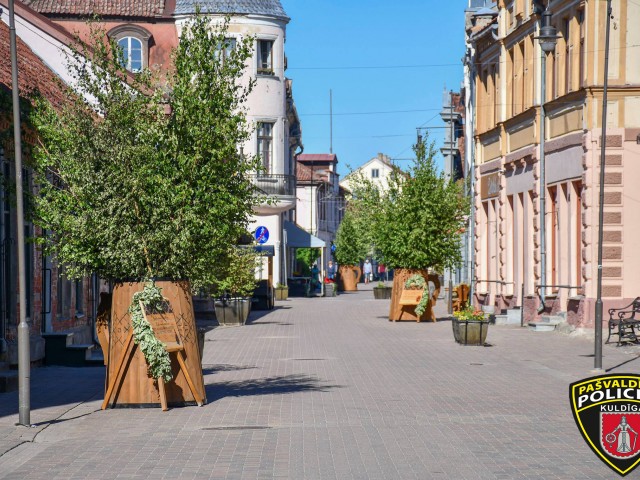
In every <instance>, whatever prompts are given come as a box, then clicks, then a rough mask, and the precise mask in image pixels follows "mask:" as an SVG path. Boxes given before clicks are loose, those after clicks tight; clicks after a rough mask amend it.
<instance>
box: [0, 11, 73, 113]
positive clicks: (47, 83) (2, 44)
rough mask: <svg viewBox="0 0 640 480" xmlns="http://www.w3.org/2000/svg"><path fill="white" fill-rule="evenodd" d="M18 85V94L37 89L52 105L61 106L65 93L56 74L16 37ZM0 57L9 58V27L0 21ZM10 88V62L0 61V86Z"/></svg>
mask: <svg viewBox="0 0 640 480" xmlns="http://www.w3.org/2000/svg"><path fill="white" fill-rule="evenodd" d="M17 47H18V48H17V51H18V72H19V74H18V85H19V89H20V95H21V96H22V97H26V96H27V94H28V93H30V92H33V91H38V92H39V93H40V94H41V95H42V96H43V97H44V98H46V99H47V100H49V101H50V102H51V103H52V104H53V105H54V106H61V105H62V104H63V103H64V101H65V94H64V93H63V90H62V88H61V87H60V85H59V83H58V82H57V79H58V77H57V75H56V74H55V73H54V72H53V71H52V70H51V69H50V68H49V67H47V65H45V63H44V62H43V61H42V60H41V59H40V57H38V56H37V55H36V54H35V53H33V51H32V50H31V49H30V48H29V47H28V46H27V45H26V44H25V43H24V42H23V41H22V40H21V39H20V38H19V37H18V38H17ZM0 58H6V59H8V58H11V56H10V52H9V27H8V26H7V25H6V24H5V23H4V22H1V21H0ZM3 87H4V88H6V89H7V90H9V91H10V90H11V62H0V88H3Z"/></svg>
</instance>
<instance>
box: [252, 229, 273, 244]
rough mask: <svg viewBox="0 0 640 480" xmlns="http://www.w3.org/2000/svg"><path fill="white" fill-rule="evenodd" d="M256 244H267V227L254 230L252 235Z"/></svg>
mask: <svg viewBox="0 0 640 480" xmlns="http://www.w3.org/2000/svg"><path fill="white" fill-rule="evenodd" d="M254 236H255V239H256V242H257V243H258V244H259V245H262V244H264V243H267V241H268V240H269V230H268V229H267V227H262V226H261V227H258V228H256V231H255V233H254Z"/></svg>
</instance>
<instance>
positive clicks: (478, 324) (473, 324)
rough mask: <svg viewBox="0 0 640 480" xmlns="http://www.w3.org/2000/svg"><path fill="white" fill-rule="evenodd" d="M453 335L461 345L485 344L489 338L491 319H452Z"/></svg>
mask: <svg viewBox="0 0 640 480" xmlns="http://www.w3.org/2000/svg"><path fill="white" fill-rule="evenodd" d="M451 326H452V328H453V337H454V338H455V340H456V342H458V343H459V344H460V345H480V346H483V345H484V344H485V341H486V340H487V332H488V331H489V321H487V320H483V321H478V320H458V319H457V318H453V319H451Z"/></svg>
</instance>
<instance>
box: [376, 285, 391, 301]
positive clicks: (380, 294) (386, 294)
mask: <svg viewBox="0 0 640 480" xmlns="http://www.w3.org/2000/svg"><path fill="white" fill-rule="evenodd" d="M392 290H393V288H392V287H373V298H375V299H376V300H387V299H390V298H391V291H392Z"/></svg>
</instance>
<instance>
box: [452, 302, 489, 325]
mask: <svg viewBox="0 0 640 480" xmlns="http://www.w3.org/2000/svg"><path fill="white" fill-rule="evenodd" d="M453 316H454V317H456V318H457V319H458V320H460V321H463V322H464V321H468V322H482V321H483V320H484V312H483V311H482V310H478V309H476V308H475V307H473V306H471V305H468V306H466V307H465V308H463V309H462V310H458V311H457V312H453Z"/></svg>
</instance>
